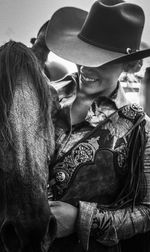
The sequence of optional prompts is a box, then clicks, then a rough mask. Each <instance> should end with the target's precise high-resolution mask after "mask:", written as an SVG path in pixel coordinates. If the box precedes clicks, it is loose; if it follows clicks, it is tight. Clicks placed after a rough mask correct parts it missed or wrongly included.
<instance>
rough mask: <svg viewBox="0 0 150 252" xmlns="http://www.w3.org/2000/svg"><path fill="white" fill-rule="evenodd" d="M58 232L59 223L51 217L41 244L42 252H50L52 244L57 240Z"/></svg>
mask: <svg viewBox="0 0 150 252" xmlns="http://www.w3.org/2000/svg"><path fill="white" fill-rule="evenodd" d="M56 231H57V223H56V219H55V217H54V216H53V215H50V218H49V222H48V224H47V229H46V232H45V235H44V238H43V241H42V242H41V251H42V252H44V251H49V250H48V249H49V248H50V246H51V244H52V242H53V241H54V239H55V238H56Z"/></svg>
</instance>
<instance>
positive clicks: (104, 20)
mask: <svg viewBox="0 0 150 252" xmlns="http://www.w3.org/2000/svg"><path fill="white" fill-rule="evenodd" d="M113 2H115V1H113ZM108 3H109V1H105V4H104V1H96V2H94V4H93V5H92V7H91V9H90V11H89V13H87V12H86V11H84V10H82V9H79V8H75V7H63V8H60V9H58V10H57V11H56V12H55V13H54V14H53V16H52V17H51V19H50V21H49V24H48V27H47V32H46V38H45V39H46V44H47V47H48V48H49V49H50V50H51V51H53V52H54V53H55V54H57V55H58V56H60V57H62V58H64V59H66V60H69V61H71V62H73V63H75V64H78V65H84V66H89V67H98V66H100V65H103V64H106V63H108V62H125V61H132V60H139V59H142V58H145V57H148V56H150V48H148V49H144V50H140V44H141V36H142V31H143V27H144V22H145V16H144V12H143V10H142V8H141V7H139V6H138V5H136V4H132V3H127V2H124V1H120V2H119V3H118V1H117V4H114V3H113V4H111V5H110V4H108Z"/></svg>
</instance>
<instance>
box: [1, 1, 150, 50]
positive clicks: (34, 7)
mask: <svg viewBox="0 0 150 252" xmlns="http://www.w3.org/2000/svg"><path fill="white" fill-rule="evenodd" d="M93 2H94V1H93V0H0V20H1V21H0V44H2V43H5V42H7V41H8V40H9V39H14V40H16V41H21V42H23V43H25V44H26V45H30V43H29V41H30V38H31V37H34V36H36V33H37V31H38V30H39V28H40V27H41V25H42V24H43V23H44V22H45V21H47V20H48V19H50V17H51V15H52V14H53V12H54V11H55V10H57V9H58V8H60V7H63V6H76V7H79V8H82V9H85V10H87V11H88V10H89V9H90V6H91V5H92V3H93ZM129 2H132V3H137V4H139V5H140V6H141V7H143V9H144V11H145V16H146V23H145V28H144V32H143V39H144V40H145V41H146V42H148V41H149V43H150V32H149V30H150V4H149V0H129Z"/></svg>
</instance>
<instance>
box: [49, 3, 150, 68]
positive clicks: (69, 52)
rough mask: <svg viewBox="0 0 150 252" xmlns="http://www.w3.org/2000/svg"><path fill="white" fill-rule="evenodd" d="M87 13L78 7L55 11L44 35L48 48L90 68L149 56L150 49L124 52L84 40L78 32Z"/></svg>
mask: <svg viewBox="0 0 150 252" xmlns="http://www.w3.org/2000/svg"><path fill="white" fill-rule="evenodd" d="M86 16H87V12H86V11H84V10H81V9H78V8H75V7H64V8H61V9H59V10H58V11H56V12H55V14H54V15H53V16H52V18H51V20H50V22H49V24H48V27H47V32H46V37H45V39H46V44H47V47H48V48H49V49H50V50H51V51H52V52H54V53H55V54H56V55H58V56H60V57H62V58H64V59H66V60H68V61H71V62H73V63H75V64H77V65H83V66H88V67H98V66H101V65H104V64H107V63H109V62H114V63H115V62H116V63H117V62H118V63H119V62H126V61H133V60H138V59H142V58H146V57H149V56H150V48H148V49H145V50H139V51H137V52H134V53H130V54H124V53H120V52H114V51H110V50H105V49H103V48H99V47H97V46H94V45H91V44H89V43H86V42H84V41H82V40H81V39H80V38H79V37H78V34H79V32H80V30H81V27H82V25H83V23H84V21H85V19H86Z"/></svg>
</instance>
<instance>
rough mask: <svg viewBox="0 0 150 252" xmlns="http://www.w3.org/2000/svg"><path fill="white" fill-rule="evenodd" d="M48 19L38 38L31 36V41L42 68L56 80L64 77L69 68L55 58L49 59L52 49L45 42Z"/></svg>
mask: <svg viewBox="0 0 150 252" xmlns="http://www.w3.org/2000/svg"><path fill="white" fill-rule="evenodd" d="M47 24H48V21H46V22H45V23H44V24H43V25H42V26H41V28H40V29H39V31H38V33H37V37H36V38H31V40H30V42H31V44H32V51H33V52H34V53H35V55H36V57H37V58H38V60H39V62H40V65H41V67H42V69H43V70H44V72H45V74H46V76H47V77H48V78H49V79H50V80H51V81H56V80H58V79H61V78H63V77H64V76H65V75H66V74H67V73H68V69H67V67H66V66H64V65H63V64H61V63H58V62H56V61H54V60H49V59H48V55H49V53H50V50H49V49H48V47H47V46H46V44H45V32H46V28H47Z"/></svg>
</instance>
